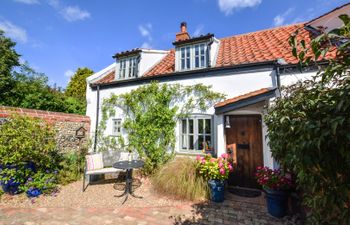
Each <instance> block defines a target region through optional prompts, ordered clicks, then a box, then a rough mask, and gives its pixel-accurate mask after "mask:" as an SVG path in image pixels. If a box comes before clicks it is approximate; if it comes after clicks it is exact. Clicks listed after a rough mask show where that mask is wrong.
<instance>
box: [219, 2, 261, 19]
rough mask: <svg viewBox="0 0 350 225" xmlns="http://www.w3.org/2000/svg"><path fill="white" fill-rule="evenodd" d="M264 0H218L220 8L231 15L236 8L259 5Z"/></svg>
mask: <svg viewBox="0 0 350 225" xmlns="http://www.w3.org/2000/svg"><path fill="white" fill-rule="evenodd" d="M261 2H262V0H218V4H219V8H220V10H221V11H222V12H223V13H225V15H226V16H227V15H230V14H232V13H233V11H234V10H235V9H242V8H249V7H254V6H257V5H259V4H260V3H261Z"/></svg>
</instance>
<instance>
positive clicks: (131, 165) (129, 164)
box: [113, 160, 145, 204]
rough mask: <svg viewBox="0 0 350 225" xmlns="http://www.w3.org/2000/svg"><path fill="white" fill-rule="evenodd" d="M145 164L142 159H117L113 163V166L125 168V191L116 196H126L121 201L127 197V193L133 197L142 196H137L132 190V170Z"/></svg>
mask: <svg viewBox="0 0 350 225" xmlns="http://www.w3.org/2000/svg"><path fill="white" fill-rule="evenodd" d="M144 165H145V162H144V161H142V160H131V161H119V162H116V163H114V164H113V167H114V168H117V169H123V170H126V184H125V191H124V193H123V194H121V195H118V196H117V197H123V196H126V197H125V199H124V201H123V203H122V204H124V203H125V201H126V200H127V199H128V196H129V194H130V195H131V196H133V197H135V198H142V197H141V196H137V195H135V194H134V192H133V191H132V170H133V169H137V168H141V167H143V166H144Z"/></svg>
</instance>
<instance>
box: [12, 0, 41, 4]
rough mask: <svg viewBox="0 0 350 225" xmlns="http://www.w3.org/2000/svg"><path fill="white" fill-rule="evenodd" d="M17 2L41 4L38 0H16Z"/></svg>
mask: <svg viewBox="0 0 350 225" xmlns="http://www.w3.org/2000/svg"><path fill="white" fill-rule="evenodd" d="M14 1H15V2H19V3H24V4H28V5H33V4H39V1H38V0H14Z"/></svg>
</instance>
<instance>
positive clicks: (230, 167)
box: [228, 164, 233, 172]
mask: <svg viewBox="0 0 350 225" xmlns="http://www.w3.org/2000/svg"><path fill="white" fill-rule="evenodd" d="M228 169H229V170H230V171H231V172H232V171H233V167H232V165H231V164H228Z"/></svg>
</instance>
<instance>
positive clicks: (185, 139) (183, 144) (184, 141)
mask: <svg viewBox="0 0 350 225" xmlns="http://www.w3.org/2000/svg"><path fill="white" fill-rule="evenodd" d="M181 145H182V149H187V135H182V144H181Z"/></svg>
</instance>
